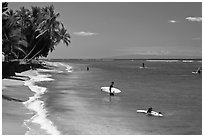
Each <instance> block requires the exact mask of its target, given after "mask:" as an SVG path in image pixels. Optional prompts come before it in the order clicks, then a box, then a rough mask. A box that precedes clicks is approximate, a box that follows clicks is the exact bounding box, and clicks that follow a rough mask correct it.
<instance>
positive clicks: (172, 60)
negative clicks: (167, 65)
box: [146, 60, 179, 62]
mask: <svg viewBox="0 0 204 137" xmlns="http://www.w3.org/2000/svg"><path fill="white" fill-rule="evenodd" d="M146 61H149V62H179V60H146Z"/></svg>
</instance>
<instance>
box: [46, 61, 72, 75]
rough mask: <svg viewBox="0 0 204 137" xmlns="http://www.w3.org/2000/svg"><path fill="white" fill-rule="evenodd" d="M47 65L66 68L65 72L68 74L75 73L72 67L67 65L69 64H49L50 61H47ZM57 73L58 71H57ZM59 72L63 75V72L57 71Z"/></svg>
mask: <svg viewBox="0 0 204 137" xmlns="http://www.w3.org/2000/svg"><path fill="white" fill-rule="evenodd" d="M46 64H47V65H50V66H55V67H59V66H63V67H65V68H66V69H65V70H66V71H67V72H73V69H72V67H71V66H70V65H67V64H64V63H61V62H48V61H46ZM43 71H50V70H43ZM53 71H54V70H53ZM55 71H57V70H55ZM57 72H59V73H62V71H57Z"/></svg>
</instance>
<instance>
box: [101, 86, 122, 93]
mask: <svg viewBox="0 0 204 137" xmlns="http://www.w3.org/2000/svg"><path fill="white" fill-rule="evenodd" d="M109 88H110V87H101V91H103V92H107V93H110V90H109ZM111 92H112V93H120V92H121V90H119V89H117V88H114V87H113V88H111Z"/></svg>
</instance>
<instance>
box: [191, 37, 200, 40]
mask: <svg viewBox="0 0 204 137" xmlns="http://www.w3.org/2000/svg"><path fill="white" fill-rule="evenodd" d="M192 40H202V37H196V38H192Z"/></svg>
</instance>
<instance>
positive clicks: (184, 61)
mask: <svg viewBox="0 0 204 137" xmlns="http://www.w3.org/2000/svg"><path fill="white" fill-rule="evenodd" d="M182 62H183V63H192V62H194V61H193V60H182Z"/></svg>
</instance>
